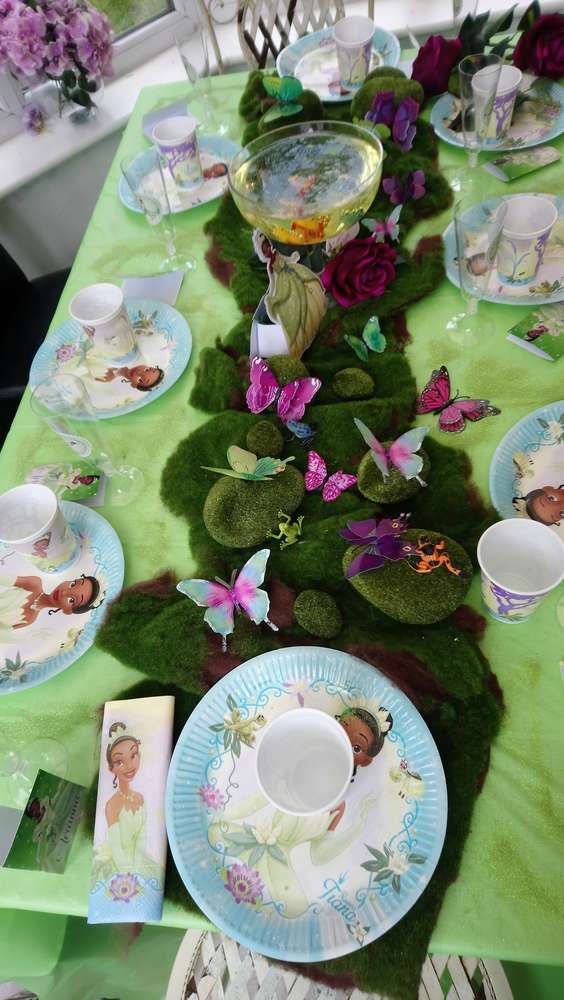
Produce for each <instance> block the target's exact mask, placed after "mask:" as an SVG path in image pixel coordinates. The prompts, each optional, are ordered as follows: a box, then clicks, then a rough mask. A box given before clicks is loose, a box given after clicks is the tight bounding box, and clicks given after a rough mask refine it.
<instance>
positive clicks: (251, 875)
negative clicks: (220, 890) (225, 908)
mask: <svg viewBox="0 0 564 1000" xmlns="http://www.w3.org/2000/svg"><path fill="white" fill-rule="evenodd" d="M225 888H226V889H227V891H228V892H230V893H231V895H232V896H233V899H234V900H235V902H236V903H256V902H257V900H259V899H260V898H261V896H262V892H263V889H264V884H263V882H262V880H261V877H260V875H259V873H258V872H257V871H254V869H253V868H249V866H248V865H231V868H229V870H228V872H227V882H226V884H225Z"/></svg>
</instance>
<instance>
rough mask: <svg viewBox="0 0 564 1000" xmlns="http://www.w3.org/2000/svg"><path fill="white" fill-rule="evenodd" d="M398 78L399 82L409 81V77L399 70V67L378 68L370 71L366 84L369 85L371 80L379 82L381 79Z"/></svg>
mask: <svg viewBox="0 0 564 1000" xmlns="http://www.w3.org/2000/svg"><path fill="white" fill-rule="evenodd" d="M389 76H391V77H396V78H397V79H398V80H407V77H406V75H405V73H404V72H403V70H401V69H398V67H397V66H377V67H376V69H372V70H370V73H368V75H367V77H366V80H365V81H364V83H368V81H369V80H379V79H380V77H389Z"/></svg>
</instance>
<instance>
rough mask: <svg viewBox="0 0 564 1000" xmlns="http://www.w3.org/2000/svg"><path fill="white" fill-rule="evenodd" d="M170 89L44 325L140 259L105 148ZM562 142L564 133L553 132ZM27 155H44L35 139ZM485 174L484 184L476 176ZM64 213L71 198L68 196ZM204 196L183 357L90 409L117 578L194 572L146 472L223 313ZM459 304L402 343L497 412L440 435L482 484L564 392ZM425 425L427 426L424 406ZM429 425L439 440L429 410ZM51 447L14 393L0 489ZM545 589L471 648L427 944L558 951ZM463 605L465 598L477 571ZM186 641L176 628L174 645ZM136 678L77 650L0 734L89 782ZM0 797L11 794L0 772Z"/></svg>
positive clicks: (509, 319)
mask: <svg viewBox="0 0 564 1000" xmlns="http://www.w3.org/2000/svg"><path fill="white" fill-rule="evenodd" d="M243 81H244V76H243V74H237V75H230V76H226V77H220V78H217V79H215V80H214V89H215V91H216V93H217V94H218V95H219V100H220V102H221V107H222V111H223V113H226V112H227V111H231V112H233V115H235V109H236V104H237V100H238V97H239V94H240V91H241V87H242V85H243ZM183 94H184V88H183V87H182V85H180V84H173V85H164V86H161V87H151V88H147V89H146V90H144V91H143V92H142V93H141V95H140V97H139V101H138V103H137V106H136V108H135V111H134V113H133V114H132V116H131V120H130V122H129V124H128V127H127V129H126V131H125V134H124V137H123V141H122V143H121V145H120V148H119V150H118V153H117V155H116V158H115V161H114V163H113V165H112V167H111V169H110V171H109V174H108V177H107V180H106V183H105V185H104V188H103V190H102V193H101V195H100V198H99V201H98V204H97V206H96V209H95V211H94V214H93V216H92V219H91V221H90V224H89V226H88V229H87V231H86V234H85V236H84V239H83V242H82V245H81V248H80V251H79V253H78V255H77V258H76V261H75V264H74V267H73V270H72V273H71V276H70V279H69V282H68V285H67V287H66V289H65V292H64V294H63V296H62V299H61V302H60V304H59V308H58V311H57V314H56V317H55V324H57V323H60V322H61V321H62V320H64V319H65V317H66V315H67V306H68V302H69V300H70V298H71V296H72V295H73V294H74V293H75V292H76V291H77V290H78V289H79V288H81V287H82V286H84V285H87V284H89V283H90V282H93V281H101V280H115V279H116V275H118V274H124V273H131V272H138V273H150V272H152V271H154V270H155V268H156V257H155V253H154V247H155V242H156V238H155V233H154V232H153V231H151V230H150V229H149V227H148V226H147V224H146V222H145V220H144V218H143V217H140V216H136V215H134V214H133V213H131V212H128V211H126V209H124V208H123V207H122V205H121V204H120V202H119V201H118V199H117V195H116V185H117V181H118V177H119V161H120V158H121V157H122V156H123V155H124V154H125V153H129V152H135V150H137V149H141V148H142V147H143V143H144V139H143V137H142V135H141V118H142V115H143V114H145V113H146V112H147V111H149V110H151V109H153V108H154V107H155V106H157V105H158V104H165V103H167V102H169V101H172V100H174V99H176V98H178V97H180V96H182V95H183ZM560 145H561V146H562V147H564V143H563V142H561V143H560ZM37 155H38V156H40V155H41V140H40V139H38V144H37ZM441 159H442V162H443V163H444V164H452V163H460V164H463V163H464V153H463V152H462V151H458V150H451V149H446V148H445V149H442V150H441ZM563 177H564V168H563V167H562V166H559V165H558V164H557V165H555V166H551V167H547V168H545V169H544V170H542V171H541V172H539V173H537V174H533V175H531V177H530V178H529V180H528V182H527V181H525V182H521V183H514V184H512V185H511V187H510V188H508V186H507V185H502V184H501V183H498V184H497V190H498V191H499V193H507V191H508V190H510V191H511V192H515V191H518V190H525V189H529V190H534V189H536V190H542V191H549V192H557V191H559V190H561V188H562V180H563ZM484 178H485V179H487V175H486V174H484ZM495 183H497V182H495ZM487 185H488V191H489V192H490V191H491V182H490V181H487ZM62 210H63V209H62ZM68 210H69V211H72V206H68ZM214 211H215V205H214V204H213V203H212V204H211V205H210V206H207V207H206V206H203V207H200V208H197V209H195V210H193V211H191V212H190V213H188V214H187V215H184V216H177V217H176V221H177V226H178V231H179V242H180V240H181V241H182V242H183V243H184V245H185V246H186V247H187V248H188V249H189V251H190V252H191V253H192V254H195V256H196V257H197V259H198V262H199V269H198V271H197V272H196V274H192V273H189V274H188V275H187V277H186V279H185V281H184V285H183V288H182V291H181V294H180V297H179V300H178V303H177V305H178V308H179V309H180V310H181V311H182V312H183V313H184V314H185V315H186V316H187V318H188V320H189V322H190V325H191V328H192V333H193V336H194V345H195V346H194V353H193V356H192V359H191V362H190V366H189V369H188V371H187V372H186V373H185V375H184V376H183V377H182V378H181V379H180V380H179V381H178V382H177V383H176V385H175V386H174V387H173V388H172V389H171V390H170V391H169V392H167V393H166V395H165V396H163V397H162V398H160V399H158V400H155V401H154V402H153V403H152V404H151V405H150V406H148V407H146V408H145V409H143V410H141V411H138V412H136V413H133V414H130V415H128V416H123V417H118V418H115V419H112V420H109V421H104V430H105V431H106V433H107V435H108V437H109V440H110V442H111V444H112V446H114V447H115V449H116V450H117V451H118V452H120V451H121V453H122V455H123V456H124V457H125V456H127V460H128V461H129V462H131V463H133V464H136V465H138V466H139V467H140V468H142V470H143V472H144V475H145V492H144V494H143V497H142V499H141V501H140V502H139V503H138V504H135V505H133V506H131V507H126V508H121V509H120V508H114V509H112V508H107V509H104V511H103V512H104V514H105V516H106V517H107V518H108V520H109V521H111V523H112V524H113V525H114V527H115V528H116V530H117V531H118V533H119V535H120V538H121V540H122V543H123V547H124V551H125V559H126V575H125V583H126V585H128V584H132V583H134V582H135V581H137V580H141V579H145V578H147V577H150V576H153V575H154V574H155V573H157V572H158V571H160V570H163V569H165V568H167V567H170V568H172V569H173V570H175V571H177V572H178V573H179V574H181V575H182V576H188V575H189V574H190V572H191V571H192V569H193V564H192V562H191V559H190V555H189V547H188V535H187V528H186V525H185V523H184V522H183V521H181V520H178V519H176V518H175V517H173V516H172V515H171V514H169V513H168V512H167V511H166V510H165V509H164V508H163V507H162V505H161V503H160V501H159V483H160V476H161V471H162V468H163V465H164V463H165V461H166V459H167V458H168V456H169V455H170V453H171V451H172V450H173V448H174V447H175V445H176V444H177V442H178V441H179V440H180V439H181V438H183V437H184V436H186V434H187V432H188V431H189V430H191V429H193V428H194V427H196V426H197V425H198V424H199V423H202V422H203V421H204V420H207V419H208V418H207V416H206V415H204V414H202V413H199V412H197V411H196V410H194V409H192V408H191V407H190V406H189V405H188V397H189V394H190V390H191V387H192V384H193V373H194V370H195V366H196V362H197V358H198V352H199V351H200V350H201V348H202V347H205V346H207V345H212V344H213V342H214V340H215V338H216V337H217V336H218V335H221V336H223V335H224V334H225V333H226V332H227V331H228V330H229V329H230V327H231V326H232V325H233V324H234V323H235V322H236V321H237V319H238V310H237V307H236V305H235V301H234V299H233V296H232V295H231V294H230V293H229V292H228V291H227V290H226V289H225V288H223V287H222V286H220V285H219V284H218V283H217V282H216V281H215V279H214V278H213V277H212V276H211V274H210V273H209V271H208V270H207V267H206V265H205V263H204V254H205V251H206V248H207V246H208V239H207V237H206V236H205V235H204V233H203V231H202V228H203V225H204V223H205V221H206V220H207V219H208V218H210V217H211V215H212V214H213V213H214ZM449 214H450V213H445V215H444V217H436V218H434V219H432V220H429V221H427V222H425V223H424V224H422V225H421V226H419V227H418V228H417V231H416V232H415V233H414V234H413V239H414V240H415V239H417V238H419V237H420V236H421V235H424V234H432V233H440V232H442V230H443V229H444V228H445V226H446V224H447V222H448V221H449ZM459 309H460V297H459V294H458V292H457V290H456V289H454V288H452V287H451V285H450V284H449V283H448V282H447V281H446V279H445V280H444V281H443V283H442V285H441V286H440V288H439V289H438V290H437V291H436V292H435V293H434V294H433V295H432V296H430V297H429V298H426V299H424V300H422V301H421V302H420V303H419V304H417V305H416V306H414V307H413V308H412V309H410V311H409V313H408V326H409V329H410V331H411V334H412V342H411V344H410V345H409V347H408V349H407V354H408V358H409V361H410V363H411V365H412V368H413V370H414V372H415V374H416V377H417V381H418V385H419V386H422V385H423V383H424V381H425V380H426V379H427V378H428V376H429V374H430V372H431V370H432V369H433V368H435V367H438V366H439V365H441V364H446V365H448V366H449V369H450V371H451V376H452V379H453V385H454V388H459V389H460V391H461V392H464V393H471V394H472V395H476V396H484V397H487V398H490V399H491V400H492V402H494V403H495V404H496V405H497V406H499V408H500V409H501V410H502V413H501V416H499V417H496V418H495V419H493V418H492V419H488V420H484V421H483V422H481V423H478V424H476V425H473V426H471V427H469V428H468V429H467V430H466V432H465V433H464V434H462V435H458V436H456V435H453V438H454V440H449V444H451V445H453V446H454V447H460V448H463V449H464V450H466V451H467V452H468V454H469V455H470V457H471V459H472V462H473V466H474V480H475V482H476V484H477V486H478V488H479V490H480V492H481V493H482V494H483V496H484V497H487V475H488V467H489V462H490V459H491V456H492V454H493V451H494V449H495V447H496V445H497V443H498V441H499V440H500V439H501V437H502V436H503V434H504V433H505V431H506V430H507V429H508V428H509V427H511V426H512V424H513V423H515V421H516V420H518V419H519V418H520V417H522V416H523V415H524V414H526V413H528V412H530V411H531V410H533V409H535V408H536V407H538V406H539V405H541V404H542V403H546V402H551V401H554V400H557V399H558V398H561V397H562V396H563V395H564V393H563V391H562V368H561V367H560V366H559V365H558V364H553V363H549V362H546V361H543V360H541V359H537V358H535V357H533V356H531V355H529V354H527V353H526V352H524V351H520V350H518V349H517V348H516V347H515V346H512V345H510V344H509V343H507V341H506V340H505V339H504V335H505V333H506V331H507V330H508V328H509V327H510V326H511V325H512V324H513V323H515V322H516V321H517V319H518V318H520V317H521V315H522V310H521V309H519V308H516V307H508V306H499V305H488V304H485V305H482V306H481V309H483V310H484V312H485V313H487V314H488V315H489V316H490V317H491V318H492V320H493V322H494V330H495V333H492V334H490V335H487V336H484V337H483V339H481V340H480V342H479V343H478V344H477V345H476V346H472V347H470V348H463V347H460V346H456V345H455V344H453V343H452V342H451V341H449V339H448V337H447V335H446V334H445V332H444V328H445V321H446V320H447V319H448V318H449V317H450V316H452V315H453V314H454V313H456V312H458V311H459ZM425 422H426V423H429V418H425ZM432 433H433V434H435V435H437V437H440V439H442V440H443V441H444V435H438V433H437V431H436V425H435V427H434V429H433V431H432ZM63 457H66V458H67V459H68V453H66V455H65V448H64V446H63V445H62V444H61V443H60V442H59V441H58V439H56V438H55V436H54V435H53V434H52V433H51V432H50V431H49V430H48V429H47V428H46V427H45V426H41V425H40V424H39V422H38V420H37V419H36V418H35V417H34V415H33V414H32V412H31V410H30V407H29V400H28V395H27V393H26V396H25V397H24V399H23V402H22V405H21V407H20V410H19V412H18V415H17V417H16V420H15V422H14V426H13V428H12V431H11V433H10V435H9V437H8V439H7V441H6V443H5V446H4V448H3V451H2V454H1V456H0V488H1V489H3V490H4V489H8V488H9V487H11V486H13V485H16V484H17V483H19V482H21V481H22V479H23V477H24V475H25V473H26V471H27V470H28V469H29V468H31V467H32V466H34V465H37V464H40V463H44V462H49V461H53V460H57V459H62V458H63ZM558 597H559V595H558V594H554V595H552V596H551V597H550V598H549V599H548V600H547V601H546V602H545V603H544V605H543V606H542V608H541V609H540V610H539V611H538V612H537V613H536V615H535V617H534V618H533V619H532V620H531V621H530V622H529V623H528V624H523V625H516V626H514V627H509V628H508V627H507V626H505V625H502V624H499V623H497V622H493V621H490V624H489V625H488V629H487V632H486V636H485V639H484V642H483V649H484V652H485V654H486V656H488V658H489V659H490V662H491V665H492V668H493V670H494V671H495V672H496V673H497V675H498V677H499V680H500V682H501V684H502V686H503V689H504V693H505V697H506V702H507V712H506V716H505V719H504V723H503V727H502V730H501V733H500V735H499V737H498V739H497V741H496V743H495V745H494V747H493V750H492V759H491V766H490V770H489V773H488V776H487V779H486V783H485V787H484V790H483V792H482V795H481V796H480V798H479V799H478V803H477V806H476V809H475V812H474V818H473V824H472V831H471V834H470V836H469V839H468V842H467V845H466V849H465V852H464V858H463V862H462V867H461V871H460V876H459V878H458V880H457V881H456V883H455V884H454V885H453V886H452V887H451V888H450V889H449V891H448V893H447V896H446V900H445V903H444V905H443V908H442V911H441V914H440V917H439V920H438V923H437V926H436V928H435V931H434V934H433V937H432V939H431V950H432V951H437V952H450V953H456V954H471V953H474V954H478V955H481V956H484V957H487V956H496V957H499V958H510V959H515V960H519V961H531V962H545V963H559V962H561V961H562V960H563V958H564V952H563V948H562V942H563V941H564V863H563V862H564V859H563V851H562V829H563V828H564V814H563V802H564V794H563V793H564V776H563V774H564V772H563V768H562V759H563V758H564V725H563V720H564V691H563V690H562V682H561V680H560V675H559V659H560V658H561V657H563V656H564V653H563V650H562V631H561V630H560V629H559V626H558V622H557V618H556V607H557V602H558ZM470 603H471V604H472V605H473V606H474V607H476V608H478V609H479V608H480V596H479V586H478V580H477V579H476V580H474V582H473V585H472V589H471V592H470ZM189 644H190V637H189V636H186V651H187V656H189V655H190V653H189ZM137 679H138V675H137V674H136V673H135V672H134V671H132V670H129V669H127V668H125V667H123V666H122V665H121V664H120V663H118V662H117V661H116V660H114V659H112V658H111V657H110V656H108V655H105V654H104V653H102V652H100V651H99V650H97V649H91V650H90V651H89V652H88V653H86V654H85V655H84V656H83V657H82V658H81V659H80V660H79V661H78V662H76V663H75V664H73V666H71V667H70V668H69V669H68V670H66V671H65V672H64V673H62V674H60V675H59V676H58V677H55V678H53V679H52V680H50V681H49V682H48V683H47V684H44V685H43V686H41V687H39V688H35V689H32V690H30V691H28V692H22V693H21V694H11V695H9V696H6V697H3V698H0V744H2V745H4V744H8V745H13V746H17V747H23V746H25V745H26V744H27V743H29V742H31V741H32V740H33V739H35V738H37V737H40V736H50V737H52V738H55V739H57V740H59V741H60V742H61V743H63V744H64V745H65V747H66V749H67V752H68V755H69V776H70V777H71V778H72V779H73V780H75V781H78V782H83V783H85V784H87V783H89V782H90V780H91V778H92V775H93V774H94V771H95V769H96V767H97V764H98V747H97V728H98V723H97V709H98V707H99V706H100V705H101V704H102V703H103V702H104V701H106V700H107V699H110V698H112V697H113V696H115V694H116V693H117V692H118V691H120V690H121V689H123V688H124V687H125V686H127V685H128V684H131V683H134V682H135V681H136V680H137ZM0 802H4V803H9V798H8V792H7V788H6V785H5V783H3V779H2V778H0ZM90 859H91V843H90V841H89V840H87V839H86V838H85V837H82V838H81V839H79V841H78V842H77V843H76V844H75V845H74V847H73V850H72V853H71V857H70V861H69V864H68V866H67V870H66V872H65V873H64V875H62V876H58V875H49V874H41V873H40V874H37V873H28V872H22V871H8V870H2V871H0V903H1V905H3V906H6V907H14V908H21V909H29V910H43V911H50V912H60V913H68V914H77V915H84V914H85V913H86V909H87V894H88V884H89V874H90ZM197 921H198V918H196V917H194V916H189V915H188V914H187V913H186V912H185V911H183V910H182V909H180V908H179V907H178V906H174V905H171V904H168V903H167V904H166V905H165V910H164V916H163V923H165V924H169V925H174V926H178V927H181V926H187V925H188V924H196V923H197ZM1 972H2V970H1V969H0V977H1Z"/></svg>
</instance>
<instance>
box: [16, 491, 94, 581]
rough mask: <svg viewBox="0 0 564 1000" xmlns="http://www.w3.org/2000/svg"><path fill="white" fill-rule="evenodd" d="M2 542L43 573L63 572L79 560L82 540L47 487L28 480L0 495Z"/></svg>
mask: <svg viewBox="0 0 564 1000" xmlns="http://www.w3.org/2000/svg"><path fill="white" fill-rule="evenodd" d="M0 542H3V543H4V544H5V545H7V546H9V547H10V548H11V549H13V551H14V552H19V553H20V554H21V555H23V556H25V557H26V559H29V561H30V563H31V564H32V565H33V566H34V567H36V568H37V569H38V570H40V571H41V572H42V573H60V572H62V570H66V569H67V568H68V567H69V566H72V564H73V563H74V562H75V561H76V559H77V558H78V555H79V553H80V542H79V540H78V538H77V537H76V535H75V533H74V531H73V530H72V528H70V527H69V525H68V524H67V521H66V519H65V516H64V514H63V512H62V511H61V508H60V507H59V504H58V502H57V497H56V496H55V494H54V493H53V490H50V489H49V487H48V486H42V485H40V484H39V483H26V484H25V485H23V486H15V487H14V489H12V490H8V492H7V493H3V494H2V495H1V496H0Z"/></svg>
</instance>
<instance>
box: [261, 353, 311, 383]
mask: <svg viewBox="0 0 564 1000" xmlns="http://www.w3.org/2000/svg"><path fill="white" fill-rule="evenodd" d="M268 367H269V368H270V370H271V371H272V372H274V374H275V375H276V378H277V379H278V382H279V383H280V385H286V384H287V383H288V382H293V381H294V379H295V378H306V376H307V368H306V366H305V365H304V363H303V361H300V360H299V358H291V357H290V355H289V354H275V355H274V356H273V357H272V358H269V359H268Z"/></svg>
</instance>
